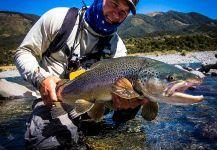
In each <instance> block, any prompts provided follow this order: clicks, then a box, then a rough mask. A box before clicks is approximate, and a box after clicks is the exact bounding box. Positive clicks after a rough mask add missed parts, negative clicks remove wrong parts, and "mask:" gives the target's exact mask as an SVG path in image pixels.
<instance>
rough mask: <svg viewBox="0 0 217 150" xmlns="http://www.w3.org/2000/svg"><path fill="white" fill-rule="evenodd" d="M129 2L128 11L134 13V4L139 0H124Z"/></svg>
mask: <svg viewBox="0 0 217 150" xmlns="http://www.w3.org/2000/svg"><path fill="white" fill-rule="evenodd" d="M126 1H127V2H128V4H129V7H130V11H131V12H132V14H133V15H135V14H136V5H137V4H138V2H139V0H126Z"/></svg>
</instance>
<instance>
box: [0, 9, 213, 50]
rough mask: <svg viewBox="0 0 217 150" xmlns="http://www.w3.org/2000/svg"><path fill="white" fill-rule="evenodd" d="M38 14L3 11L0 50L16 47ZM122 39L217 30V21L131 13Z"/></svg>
mask: <svg viewBox="0 0 217 150" xmlns="http://www.w3.org/2000/svg"><path fill="white" fill-rule="evenodd" d="M38 19H39V16H36V15H32V14H23V13H17V12H7V11H0V50H2V49H5V50H8V49H13V50H14V49H16V48H17V46H19V44H20V43H21V42H22V40H23V38H24V37H25V35H26V33H27V32H28V31H29V29H30V28H31V27H32V26H33V24H34V23H35V22H36V21H37V20H38ZM118 32H119V34H120V36H121V37H122V38H129V37H146V36H155V35H164V34H178V35H182V34H188V33H195V32H196V33H204V32H212V33H213V32H215V33H217V20H213V19H210V18H208V17H206V16H203V15H201V14H199V13H195V12H190V13H182V12H176V11H168V12H153V13H150V14H146V15H144V14H137V15H136V16H129V17H128V18H127V19H126V20H125V22H124V23H123V24H122V25H121V26H120V27H119V29H118Z"/></svg>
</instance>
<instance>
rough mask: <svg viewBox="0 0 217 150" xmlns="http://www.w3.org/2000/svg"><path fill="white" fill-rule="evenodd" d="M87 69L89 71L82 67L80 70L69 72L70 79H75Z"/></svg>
mask: <svg viewBox="0 0 217 150" xmlns="http://www.w3.org/2000/svg"><path fill="white" fill-rule="evenodd" d="M86 71H87V70H85V69H80V70H78V71H74V72H71V73H70V74H69V79H70V80H73V79H75V78H76V77H77V76H79V75H81V74H82V73H84V72H86Z"/></svg>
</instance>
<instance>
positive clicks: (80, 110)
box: [69, 99, 94, 119]
mask: <svg viewBox="0 0 217 150" xmlns="http://www.w3.org/2000/svg"><path fill="white" fill-rule="evenodd" d="M93 106H94V103H91V102H89V101H87V100H84V99H78V100H76V101H75V104H74V110H72V111H71V112H70V113H69V115H70V116H71V117H72V118H73V119H74V118H76V117H78V116H80V115H82V114H84V113H86V112H88V111H89V110H90V109H91V108H92V107H93Z"/></svg>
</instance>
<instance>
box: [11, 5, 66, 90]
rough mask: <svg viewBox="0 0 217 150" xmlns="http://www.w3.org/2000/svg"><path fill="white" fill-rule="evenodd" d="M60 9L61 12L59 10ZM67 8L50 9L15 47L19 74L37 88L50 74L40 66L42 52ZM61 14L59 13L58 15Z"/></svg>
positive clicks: (55, 31) (56, 29)
mask: <svg viewBox="0 0 217 150" xmlns="http://www.w3.org/2000/svg"><path fill="white" fill-rule="evenodd" d="M61 11H62V12H61ZM66 12H67V9H63V10H62V9H59V8H55V9H51V10H50V11H48V12H46V13H45V14H44V15H43V16H42V17H41V18H40V19H39V20H38V21H37V22H36V23H35V24H34V25H33V27H32V28H31V29H30V31H29V32H28V34H27V35H26V37H25V38H24V40H23V42H22V43H21V45H20V46H19V47H18V48H17V50H16V53H15V56H14V61H15V64H16V66H17V69H18V71H19V72H20V74H21V76H22V77H23V78H24V79H25V80H27V81H28V82H30V83H32V85H33V86H34V87H36V88H37V89H39V86H40V83H41V81H42V80H44V79H45V78H47V77H48V76H51V75H52V74H51V73H50V72H49V71H48V70H45V69H44V68H43V67H42V66H43V65H45V64H43V65H42V54H43V53H44V52H45V51H46V50H47V48H48V46H49V44H50V42H51V41H52V40H53V39H54V37H55V35H56V33H57V31H58V29H59V28H60V27H61V24H62V22H63V19H64V16H65V14H66ZM60 14H61V15H60Z"/></svg>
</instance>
